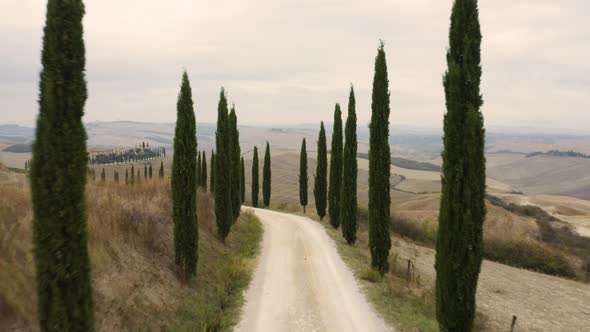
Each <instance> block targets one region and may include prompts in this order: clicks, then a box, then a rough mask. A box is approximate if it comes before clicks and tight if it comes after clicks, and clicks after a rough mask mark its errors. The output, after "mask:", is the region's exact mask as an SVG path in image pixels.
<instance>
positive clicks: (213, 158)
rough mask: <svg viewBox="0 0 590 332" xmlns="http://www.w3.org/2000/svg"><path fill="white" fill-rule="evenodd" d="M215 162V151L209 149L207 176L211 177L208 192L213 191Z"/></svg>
mask: <svg viewBox="0 0 590 332" xmlns="http://www.w3.org/2000/svg"><path fill="white" fill-rule="evenodd" d="M216 165H217V164H216V163H215V153H214V152H213V150H211V174H210V175H209V177H210V178H211V181H209V191H210V192H214V191H215V167H216Z"/></svg>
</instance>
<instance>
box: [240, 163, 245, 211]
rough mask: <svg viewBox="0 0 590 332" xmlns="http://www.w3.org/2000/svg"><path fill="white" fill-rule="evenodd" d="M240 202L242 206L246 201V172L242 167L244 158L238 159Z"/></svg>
mask: <svg viewBox="0 0 590 332" xmlns="http://www.w3.org/2000/svg"><path fill="white" fill-rule="evenodd" d="M240 200H241V204H244V201H245V200H246V170H245V167H244V157H242V158H241V159H240Z"/></svg>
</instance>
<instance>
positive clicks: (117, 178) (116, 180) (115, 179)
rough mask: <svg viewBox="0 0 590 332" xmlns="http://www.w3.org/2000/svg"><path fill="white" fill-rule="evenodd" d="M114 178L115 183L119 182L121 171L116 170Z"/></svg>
mask: <svg viewBox="0 0 590 332" xmlns="http://www.w3.org/2000/svg"><path fill="white" fill-rule="evenodd" d="M113 180H114V181H115V183H119V172H117V171H115V173H114V175H113Z"/></svg>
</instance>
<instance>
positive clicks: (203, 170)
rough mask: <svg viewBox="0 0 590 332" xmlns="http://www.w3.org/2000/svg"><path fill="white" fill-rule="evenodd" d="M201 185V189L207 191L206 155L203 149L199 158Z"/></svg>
mask: <svg viewBox="0 0 590 332" xmlns="http://www.w3.org/2000/svg"><path fill="white" fill-rule="evenodd" d="M199 176H200V177H201V185H202V186H203V190H204V191H207V156H206V155H205V151H203V157H202V158H201V174H200V175H199Z"/></svg>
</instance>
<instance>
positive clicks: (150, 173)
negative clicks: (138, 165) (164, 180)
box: [148, 164, 153, 179]
mask: <svg viewBox="0 0 590 332" xmlns="http://www.w3.org/2000/svg"><path fill="white" fill-rule="evenodd" d="M148 174H149V176H150V179H151V178H152V175H153V173H152V164H150V167H149V168H148Z"/></svg>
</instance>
